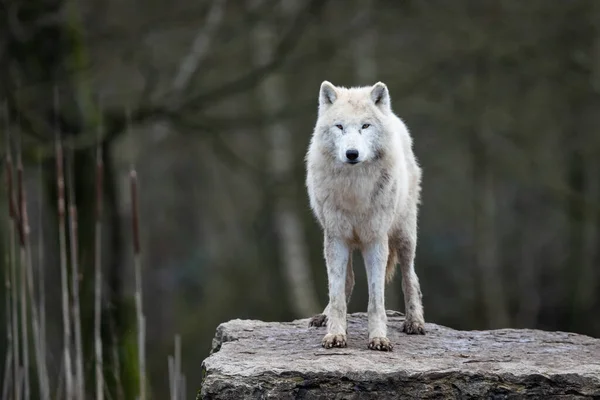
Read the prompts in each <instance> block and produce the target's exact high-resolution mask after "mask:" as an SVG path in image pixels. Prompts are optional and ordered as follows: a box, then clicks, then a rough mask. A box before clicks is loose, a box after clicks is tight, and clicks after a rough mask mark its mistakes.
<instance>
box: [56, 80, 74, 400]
mask: <svg viewBox="0 0 600 400" xmlns="http://www.w3.org/2000/svg"><path fill="white" fill-rule="evenodd" d="M54 108H55V113H56V118H57V121H56V127H55V129H56V132H55V136H56V139H55V145H56V187H57V196H58V230H59V244H60V281H61V292H62V314H63V342H64V344H63V357H64V368H65V372H64V376H65V399H66V400H71V399H72V398H73V382H72V378H73V372H72V367H71V318H70V312H69V310H70V307H69V283H68V272H67V245H66V232H65V177H64V168H63V147H62V142H61V139H60V133H59V126H58V112H59V104H58V91H57V89H56V88H55V89H54Z"/></svg>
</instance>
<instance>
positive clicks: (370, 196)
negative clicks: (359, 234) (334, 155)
mask: <svg viewBox="0 0 600 400" xmlns="http://www.w3.org/2000/svg"><path fill="white" fill-rule="evenodd" d="M352 168H355V167H349V168H347V171H346V170H345V171H341V172H340V173H337V174H332V175H330V176H328V177H327V180H326V183H327V184H326V185H324V189H325V193H324V195H325V196H324V200H325V201H326V202H327V203H329V204H328V205H329V206H331V207H334V208H336V209H338V210H340V211H345V212H347V213H350V214H353V215H354V216H355V217H358V216H360V215H365V214H370V213H371V212H373V211H375V208H377V207H379V206H380V203H381V201H382V200H384V201H385V199H382V198H381V197H383V196H381V195H382V194H384V193H385V192H389V190H390V189H391V188H392V186H393V185H394V182H392V181H391V177H390V175H389V173H387V172H386V171H385V170H383V169H379V168H360V167H359V168H360V169H359V168H356V170H355V171H353V170H352ZM391 200H392V199H391V198H389V196H387V201H391Z"/></svg>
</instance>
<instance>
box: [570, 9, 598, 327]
mask: <svg viewBox="0 0 600 400" xmlns="http://www.w3.org/2000/svg"><path fill="white" fill-rule="evenodd" d="M592 8H593V10H592V12H591V13H590V15H591V23H592V24H594V23H595V22H596V21H597V20H598V17H599V16H600V6H598V5H592ZM594 26H596V25H594ZM590 85H591V87H592V90H593V91H594V92H593V93H591V98H590V99H589V102H590V103H591V104H593V105H595V106H596V107H589V106H588V110H586V111H587V112H586V115H584V116H583V118H582V119H583V123H584V128H583V129H582V132H581V135H583V136H582V139H581V140H580V143H579V146H580V149H581V161H580V162H581V178H582V188H581V189H582V193H581V195H582V197H583V199H582V200H583V201H582V204H581V207H582V210H581V224H580V227H581V230H582V231H581V240H582V243H581V266H580V274H579V276H578V283H577V290H576V292H575V296H576V299H575V304H576V308H577V310H576V311H575V312H577V313H583V315H584V318H585V315H587V312H588V310H590V309H591V307H592V306H593V301H594V295H595V292H596V288H597V283H596V282H597V280H598V273H597V266H596V264H595V263H596V257H597V251H598V250H597V245H598V240H599V232H598V225H597V223H598V220H599V218H600V202H599V200H600V162H599V161H598V157H599V156H600V154H599V152H598V149H600V140H599V139H598V132H595V133H594V134H591V135H590V136H588V135H587V134H586V132H584V131H588V130H589V131H593V130H596V129H597V128H596V127H597V126H598V121H599V120H598V117H597V116H596V110H597V106H598V105H599V102H598V98H599V96H600V30H599V29H598V28H597V27H596V32H595V37H594V41H593V44H592V59H591V76H590ZM588 137H591V142H587V141H586V142H585V143H584V142H583V141H584V138H588Z"/></svg>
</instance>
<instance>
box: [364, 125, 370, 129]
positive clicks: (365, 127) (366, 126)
mask: <svg viewBox="0 0 600 400" xmlns="http://www.w3.org/2000/svg"><path fill="white" fill-rule="evenodd" d="M370 126H371V124H363V126H362V128H363V129H367V128H368V127H370Z"/></svg>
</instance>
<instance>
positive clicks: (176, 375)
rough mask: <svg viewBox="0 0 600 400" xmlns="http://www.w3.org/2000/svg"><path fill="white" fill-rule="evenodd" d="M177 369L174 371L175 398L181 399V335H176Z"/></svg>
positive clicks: (176, 399)
mask: <svg viewBox="0 0 600 400" xmlns="http://www.w3.org/2000/svg"><path fill="white" fill-rule="evenodd" d="M174 367H175V370H174V372H173V385H174V386H175V388H174V390H173V391H174V397H175V400H179V394H180V390H179V382H180V379H181V336H179V335H175V365H174Z"/></svg>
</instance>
